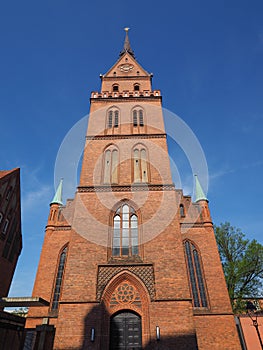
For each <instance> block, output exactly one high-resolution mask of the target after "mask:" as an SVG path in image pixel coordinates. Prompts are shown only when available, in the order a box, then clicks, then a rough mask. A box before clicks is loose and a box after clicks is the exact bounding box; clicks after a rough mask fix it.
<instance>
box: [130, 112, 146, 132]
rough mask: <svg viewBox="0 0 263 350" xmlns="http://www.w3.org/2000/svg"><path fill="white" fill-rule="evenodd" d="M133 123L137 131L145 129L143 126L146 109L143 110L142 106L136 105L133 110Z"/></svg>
mask: <svg viewBox="0 0 263 350" xmlns="http://www.w3.org/2000/svg"><path fill="white" fill-rule="evenodd" d="M132 123H133V127H135V128H136V129H134V131H135V132H137V133H139V132H142V131H143V132H144V131H145V130H144V129H143V127H144V111H143V109H142V107H140V106H136V107H135V108H134V109H133V110H132Z"/></svg>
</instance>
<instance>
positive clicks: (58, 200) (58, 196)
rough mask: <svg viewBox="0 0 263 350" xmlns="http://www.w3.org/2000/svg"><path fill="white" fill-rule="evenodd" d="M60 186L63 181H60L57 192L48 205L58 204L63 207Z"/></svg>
mask: <svg viewBox="0 0 263 350" xmlns="http://www.w3.org/2000/svg"><path fill="white" fill-rule="evenodd" d="M62 184H63V179H61V180H60V183H59V185H58V188H57V191H56V193H55V196H54V198H53V200H52V202H51V203H50V204H60V205H63V202H62Z"/></svg>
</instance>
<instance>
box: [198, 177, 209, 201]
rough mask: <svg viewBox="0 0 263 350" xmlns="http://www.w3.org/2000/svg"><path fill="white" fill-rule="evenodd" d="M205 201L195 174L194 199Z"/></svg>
mask: <svg viewBox="0 0 263 350" xmlns="http://www.w3.org/2000/svg"><path fill="white" fill-rule="evenodd" d="M201 200H203V201H207V198H206V196H205V194H204V191H203V189H202V187H201V185H200V182H199V180H198V177H197V175H195V201H196V202H198V201H201Z"/></svg>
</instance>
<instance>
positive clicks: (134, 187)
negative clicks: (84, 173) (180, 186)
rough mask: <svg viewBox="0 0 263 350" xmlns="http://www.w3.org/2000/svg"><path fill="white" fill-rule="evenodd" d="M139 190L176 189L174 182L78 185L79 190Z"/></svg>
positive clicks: (80, 191) (81, 191)
mask: <svg viewBox="0 0 263 350" xmlns="http://www.w3.org/2000/svg"><path fill="white" fill-rule="evenodd" d="M139 191H175V187H174V184H160V185H146V184H138V185H137V184H136V185H132V186H131V185H127V186H119V185H112V186H107V185H100V186H78V192H79V193H83V192H139Z"/></svg>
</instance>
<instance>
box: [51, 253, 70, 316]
mask: <svg viewBox="0 0 263 350" xmlns="http://www.w3.org/2000/svg"><path fill="white" fill-rule="evenodd" d="M67 250H68V247H65V248H64V249H63V250H62V252H61V253H60V256H59V263H58V269H57V275H56V280H55V286H54V292H53V300H52V306H51V309H52V310H57V309H58V305H59V299H60V294H61V287H62V281H63V275H64V270H65V263H66V257H67Z"/></svg>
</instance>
